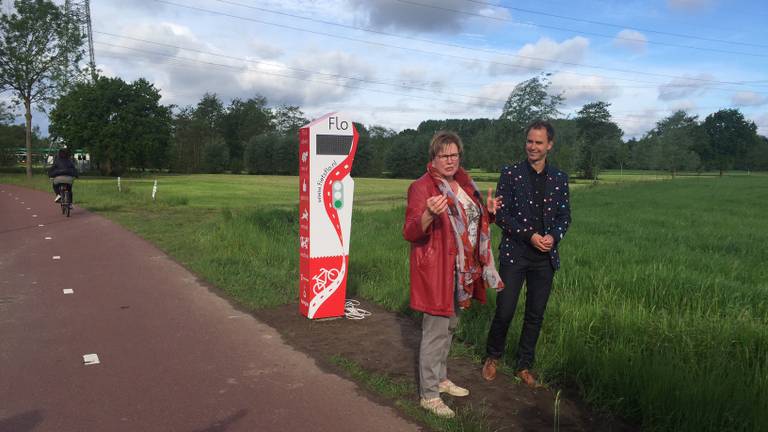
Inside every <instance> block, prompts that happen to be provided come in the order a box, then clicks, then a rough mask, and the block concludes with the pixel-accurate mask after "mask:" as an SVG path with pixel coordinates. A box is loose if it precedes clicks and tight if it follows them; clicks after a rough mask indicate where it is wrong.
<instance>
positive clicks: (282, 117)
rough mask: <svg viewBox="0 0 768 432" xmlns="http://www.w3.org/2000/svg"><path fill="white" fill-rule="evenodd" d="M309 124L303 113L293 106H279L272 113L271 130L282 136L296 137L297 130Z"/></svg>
mask: <svg viewBox="0 0 768 432" xmlns="http://www.w3.org/2000/svg"><path fill="white" fill-rule="evenodd" d="M307 123H309V120H307V118H306V117H304V112H303V111H302V110H301V109H300V108H299V107H298V106H294V105H280V106H279V107H277V108H275V109H274V110H273V112H272V128H273V129H274V130H275V131H276V132H277V133H281V134H284V135H296V134H297V133H299V129H300V128H301V127H302V126H304V125H306V124H307Z"/></svg>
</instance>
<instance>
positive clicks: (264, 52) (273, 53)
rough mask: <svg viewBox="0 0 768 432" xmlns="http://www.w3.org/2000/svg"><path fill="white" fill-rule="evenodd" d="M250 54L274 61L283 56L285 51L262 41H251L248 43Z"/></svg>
mask: <svg viewBox="0 0 768 432" xmlns="http://www.w3.org/2000/svg"><path fill="white" fill-rule="evenodd" d="M248 48H249V52H252V53H253V54H255V55H256V56H257V57H259V58H262V59H267V60H273V59H276V58H280V57H282V56H283V54H284V51H283V50H282V49H281V48H280V47H279V46H277V45H275V44H271V43H268V42H262V41H260V40H255V39H254V40H251V41H250V42H249V43H248Z"/></svg>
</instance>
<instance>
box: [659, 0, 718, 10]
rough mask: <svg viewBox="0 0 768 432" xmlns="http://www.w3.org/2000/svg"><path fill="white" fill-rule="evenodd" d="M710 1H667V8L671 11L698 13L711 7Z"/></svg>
mask: <svg viewBox="0 0 768 432" xmlns="http://www.w3.org/2000/svg"><path fill="white" fill-rule="evenodd" d="M712 3H713V2H712V0H667V7H669V8H670V9H673V10H679V11H687V12H698V11H700V10H703V9H707V8H709V7H710V6H712Z"/></svg>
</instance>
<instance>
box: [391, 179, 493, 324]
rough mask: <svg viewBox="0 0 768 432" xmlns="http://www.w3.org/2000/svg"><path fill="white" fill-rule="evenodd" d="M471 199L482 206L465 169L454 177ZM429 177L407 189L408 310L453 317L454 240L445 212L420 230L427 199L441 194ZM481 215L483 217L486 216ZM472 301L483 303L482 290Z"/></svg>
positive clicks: (404, 234)
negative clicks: (409, 284)
mask: <svg viewBox="0 0 768 432" xmlns="http://www.w3.org/2000/svg"><path fill="white" fill-rule="evenodd" d="M454 178H455V179H456V181H457V182H458V183H459V185H460V186H461V187H462V189H464V191H465V192H466V193H467V195H469V196H470V197H472V198H473V200H474V201H475V202H476V203H477V204H479V205H482V206H484V203H483V202H482V200H481V199H479V197H477V196H475V191H474V188H473V187H472V184H471V183H470V181H471V179H470V178H469V176H468V175H467V174H466V173H465V171H464V170H461V169H460V170H459V172H457V173H456V175H455V176H454ZM440 194H441V192H440V190H439V189H438V188H437V186H436V185H435V183H434V181H433V180H432V178H431V177H430V175H429V174H428V173H427V174H424V175H423V176H421V177H420V178H419V179H418V180H416V181H414V182H413V183H411V186H410V187H409V188H408V207H407V208H406V210H405V224H404V225H403V237H404V238H405V239H406V240H408V241H409V242H410V243H411V256H410V276H411V309H414V310H417V311H420V312H426V313H428V314H430V315H441V316H451V315H453V313H454V311H453V303H454V295H455V293H454V290H455V274H454V271H455V269H456V240H455V238H454V235H453V229H452V228H451V222H450V220H448V214H447V212H443V213H441V214H440V215H439V216H438V217H437V218H435V219H434V220H433V221H432V223H431V224H430V225H429V227H428V228H427V232H426V233H425V232H424V231H422V229H421V215H422V213H424V210H425V209H426V208H427V198H429V197H431V196H435V195H440ZM487 214H488V213H487V212H483V215H484V216H485V215H487ZM474 298H475V299H477V300H479V301H480V302H481V303H485V298H486V295H485V288H483V287H479V288H478V289H475V290H474Z"/></svg>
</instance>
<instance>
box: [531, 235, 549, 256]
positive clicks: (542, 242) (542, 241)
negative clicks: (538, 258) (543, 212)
mask: <svg viewBox="0 0 768 432" xmlns="http://www.w3.org/2000/svg"><path fill="white" fill-rule="evenodd" d="M547 237H549V243H547V240H546V239H547ZM553 243H554V242H553V241H552V236H550V235H549V234H547V236H546V237H543V236H542V235H541V234H538V233H536V234H534V235H532V236H531V245H533V247H535V248H536V249H538V250H540V251H542V252H549V250H550V249H552V244H553Z"/></svg>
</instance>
